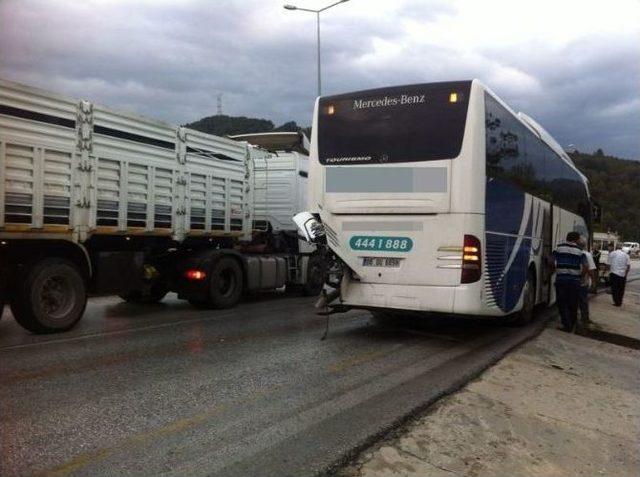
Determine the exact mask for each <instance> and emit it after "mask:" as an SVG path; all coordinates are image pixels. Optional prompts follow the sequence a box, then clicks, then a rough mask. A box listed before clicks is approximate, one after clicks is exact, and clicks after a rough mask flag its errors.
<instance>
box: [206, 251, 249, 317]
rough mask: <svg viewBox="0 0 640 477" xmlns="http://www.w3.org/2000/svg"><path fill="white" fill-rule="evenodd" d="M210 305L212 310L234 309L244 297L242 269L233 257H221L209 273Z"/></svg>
mask: <svg viewBox="0 0 640 477" xmlns="http://www.w3.org/2000/svg"><path fill="white" fill-rule="evenodd" d="M209 276H210V277H211V278H210V281H209V304H210V306H211V307H212V308H218V309H223V308H232V307H234V306H235V305H236V304H237V303H238V301H240V297H241V296H242V288H243V286H242V285H243V276H242V268H241V267H240V264H239V263H238V261H237V260H236V259H235V258H233V257H221V258H220V259H218V260H216V262H215V263H214V264H213V265H212V266H211V270H210V273H209Z"/></svg>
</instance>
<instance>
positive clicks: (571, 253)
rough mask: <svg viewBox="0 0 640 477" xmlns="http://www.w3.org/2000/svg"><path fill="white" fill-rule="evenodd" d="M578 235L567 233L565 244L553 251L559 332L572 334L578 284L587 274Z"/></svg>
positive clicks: (585, 258)
mask: <svg viewBox="0 0 640 477" xmlns="http://www.w3.org/2000/svg"><path fill="white" fill-rule="evenodd" d="M579 240H580V234H579V233H578V232H569V233H568V234H567V238H566V240H565V242H562V243H560V244H559V245H558V246H557V247H556V249H555V250H554V251H553V258H554V264H553V267H552V268H553V270H554V271H555V272H556V304H557V305H558V310H559V311H560V321H561V323H562V326H561V327H560V329H561V330H563V331H567V332H569V333H570V332H572V331H573V329H574V327H575V325H576V320H577V318H578V303H579V299H580V282H581V280H582V278H583V277H584V276H585V275H586V274H587V273H588V264H587V257H586V256H585V255H584V253H583V251H582V249H581V248H580V246H579V245H578V241H579Z"/></svg>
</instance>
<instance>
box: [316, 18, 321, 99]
mask: <svg viewBox="0 0 640 477" xmlns="http://www.w3.org/2000/svg"><path fill="white" fill-rule="evenodd" d="M316 19H317V21H318V23H317V25H318V96H320V95H321V94H322V74H321V73H320V65H321V62H320V12H317V13H316Z"/></svg>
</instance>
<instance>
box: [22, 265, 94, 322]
mask: <svg viewBox="0 0 640 477" xmlns="http://www.w3.org/2000/svg"><path fill="white" fill-rule="evenodd" d="M86 306H87V289H86V285H85V281H84V279H83V277H82V274H81V272H80V270H79V269H78V267H76V265H75V264H74V263H73V262H71V261H69V260H65V259H62V258H47V259H45V260H41V261H39V262H36V263H34V264H33V265H32V266H31V267H30V268H28V269H27V270H26V271H25V273H24V275H23V278H22V277H21V279H19V280H18V283H17V285H16V287H15V291H14V293H13V296H12V299H11V311H12V312H13V316H14V317H15V319H16V321H17V322H18V323H19V324H20V325H21V326H22V327H24V328H26V329H27V330H29V331H31V332H33V333H56V332H60V331H66V330H69V329H71V328H72V327H73V326H74V325H75V324H76V323H77V322H78V321H79V320H80V318H82V314H83V313H84V309H85V307H86Z"/></svg>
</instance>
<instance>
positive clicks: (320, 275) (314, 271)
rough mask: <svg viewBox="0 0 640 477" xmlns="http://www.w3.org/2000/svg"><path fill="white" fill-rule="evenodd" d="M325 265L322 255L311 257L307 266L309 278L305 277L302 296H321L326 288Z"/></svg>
mask: <svg viewBox="0 0 640 477" xmlns="http://www.w3.org/2000/svg"><path fill="white" fill-rule="evenodd" d="M324 278H325V264H324V261H323V260H322V257H321V256H320V255H311V256H310V257H309V263H308V264H307V276H306V277H304V285H302V294H303V295H304V296H316V295H319V294H320V292H321V291H322V287H323V286H324Z"/></svg>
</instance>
